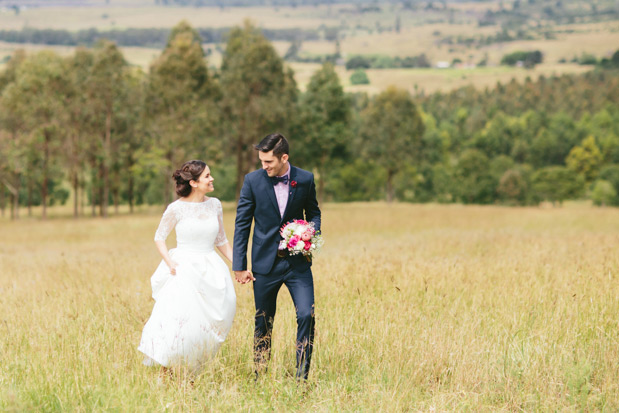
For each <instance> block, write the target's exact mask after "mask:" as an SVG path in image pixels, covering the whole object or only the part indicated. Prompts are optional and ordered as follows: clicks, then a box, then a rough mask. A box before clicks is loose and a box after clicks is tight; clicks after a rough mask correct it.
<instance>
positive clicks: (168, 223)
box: [155, 204, 178, 275]
mask: <svg viewBox="0 0 619 413" xmlns="http://www.w3.org/2000/svg"><path fill="white" fill-rule="evenodd" d="M176 223H177V219H176V214H175V213H174V207H173V204H170V205H168V207H167V208H166V210H165V212H164V213H163V216H162V217H161V221H160V222H159V227H158V228H157V232H156V233H155V245H156V246H157V250H158V251H159V254H160V255H161V258H163V261H164V262H165V263H166V265H167V266H168V267H169V268H170V274H172V275H176V266H177V265H178V264H177V263H175V262H174V261H172V259H171V258H170V254H169V253H168V247H167V245H166V243H165V240H166V238H168V235H170V232H172V230H173V229H174V227H175V226H176Z"/></svg>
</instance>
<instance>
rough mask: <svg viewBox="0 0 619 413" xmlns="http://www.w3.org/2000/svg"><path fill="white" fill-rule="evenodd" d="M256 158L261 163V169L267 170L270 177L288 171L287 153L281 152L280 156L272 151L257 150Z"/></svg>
mask: <svg viewBox="0 0 619 413" xmlns="http://www.w3.org/2000/svg"><path fill="white" fill-rule="evenodd" d="M258 158H260V162H261V163H262V169H264V170H265V171H267V175H269V176H270V177H274V176H281V175H283V174H285V173H286V172H287V171H288V155H287V154H283V155H282V157H281V158H278V157H277V156H275V155H273V151H269V152H258Z"/></svg>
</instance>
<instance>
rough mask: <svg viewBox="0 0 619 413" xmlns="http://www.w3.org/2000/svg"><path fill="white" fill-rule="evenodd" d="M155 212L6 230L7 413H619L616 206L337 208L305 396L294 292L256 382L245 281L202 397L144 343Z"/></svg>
mask: <svg viewBox="0 0 619 413" xmlns="http://www.w3.org/2000/svg"><path fill="white" fill-rule="evenodd" d="M60 212H62V213H63V214H66V213H68V211H66V210H64V209H63V210H62V211H58V210H53V211H52V214H55V215H58V214H59V213H60ZM159 212H160V208H150V209H144V210H142V211H141V212H140V214H138V215H136V216H128V215H121V216H117V217H113V218H110V219H108V220H101V219H80V220H77V221H74V220H71V219H70V218H56V219H51V220H49V221H47V222H41V221H39V220H36V219H24V220H22V221H19V222H11V221H9V220H8V219H7V218H2V219H0V268H1V269H2V271H1V272H0V314H1V320H2V322H1V323H0V329H1V331H2V332H1V333H0V342H1V346H0V365H1V366H2V369H0V410H3V411H7V410H8V411H24V410H44V411H50V410H51V411H65V410H68V411H101V410H119V411H161V410H171V411H202V410H213V411H226V410H236V411H238V410H242V411H247V410H258V411H262V410H286V411H289V410H294V411H308V410H310V411H377V410H387V411H431V410H435V411H446V410H454V411H462V410H468V411H497V410H499V411H501V410H502V411H516V410H525V411H540V410H541V411H556V410H561V411H575V410H583V411H596V410H606V411H615V410H617V409H619V402H618V400H619V371H618V370H617V365H618V360H619V346H618V345H617V342H618V338H619V333H618V328H617V314H619V284H618V282H617V277H618V276H619V255H618V254H617V249H618V248H619V210H617V209H594V208H592V207H589V206H587V205H582V204H573V205H568V206H566V207H564V208H556V209H553V208H503V207H492V206H488V207H478V206H467V207H464V206H459V205H449V206H442V205H406V204H395V205H392V206H387V205H385V204H382V203H373V204H327V205H326V206H325V207H324V215H323V222H324V225H323V230H324V236H325V239H326V245H325V249H324V251H323V252H322V254H321V255H320V256H319V258H318V259H317V260H316V263H315V266H314V274H315V285H316V303H317V337H316V347H315V357H314V361H313V367H312V371H311V374H310V382H309V385H308V386H302V387H298V386H297V385H296V384H295V383H294V381H293V379H292V378H291V377H290V375H291V373H292V371H293V363H294V362H293V359H294V343H293V337H294V334H295V321H294V312H293V309H292V303H291V300H290V297H289V295H288V293H287V292H286V290H285V289H283V290H282V292H281V294H280V302H279V303H278V315H277V317H276V321H275V332H274V334H275V337H274V357H273V360H272V363H271V369H270V372H269V374H268V375H267V376H266V377H264V378H263V379H262V380H261V381H260V382H259V383H258V384H254V382H253V379H252V364H251V361H250V360H251V348H250V347H251V335H252V314H253V310H252V308H253V300H252V293H251V287H249V286H240V285H237V286H236V287H237V294H238V311H237V316H236V319H235V323H234V326H233V330H232V332H231V334H230V336H229V338H228V340H227V341H226V343H224V345H223V347H222V349H221V351H220V353H219V354H218V357H217V359H216V360H214V361H213V362H212V364H211V365H210V366H209V367H208V369H207V370H206V371H205V372H204V373H203V374H202V375H200V376H199V377H197V379H196V382H195V385H194V387H193V388H192V387H191V386H190V385H189V382H188V380H187V379H184V378H183V377H182V376H180V377H177V378H176V379H174V380H164V381H161V380H159V375H158V371H157V369H151V368H146V367H143V366H142V365H141V364H140V361H141V358H140V356H139V354H138V352H137V350H136V346H137V344H138V341H139V337H140V334H141V329H142V326H143V324H144V322H145V320H146V319H147V317H148V316H149V313H150V311H151V308H152V300H151V298H150V296H149V295H150V285H149V277H150V274H151V273H152V271H153V270H154V268H155V266H156V265H157V263H158V261H159V260H158V257H157V253H156V251H155V248H154V245H153V242H152V237H153V233H154V230H155V228H156V226H157V223H158V219H159ZM224 215H225V224H226V228H227V232H228V236H229V237H232V231H233V219H234V210H233V206H232V205H227V206H224ZM169 244H170V245H172V244H173V240H170V242H169Z"/></svg>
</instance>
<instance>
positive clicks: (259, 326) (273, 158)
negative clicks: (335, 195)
mask: <svg viewBox="0 0 619 413" xmlns="http://www.w3.org/2000/svg"><path fill="white" fill-rule="evenodd" d="M255 148H256V149H257V150H258V157H259V158H260V162H261V163H262V169H260V170H257V171H254V172H251V173H249V174H247V175H245V181H244V182H243V188H242V189H241V195H240V198H239V204H238V206H237V209H236V223H235V227H234V248H233V260H232V269H233V270H234V273H235V277H236V280H237V281H238V282H240V283H242V284H245V283H248V282H249V281H253V282H254V301H255V304H256V319H255V329H254V362H255V363H256V374H260V373H261V372H263V371H264V370H265V369H266V365H267V363H268V361H269V358H270V354H271V332H272V331H273V319H274V317H275V307H276V303H277V293H278V292H279V289H280V288H281V286H282V284H285V285H286V287H287V288H288V291H290V295H291V296H292V301H293V303H294V306H295V309H296V313H297V372H296V377H297V378H298V379H307V376H308V373H309V368H310V361H311V357H312V347H313V344H314V281H313V278H312V270H311V268H310V267H311V265H312V263H311V261H308V260H307V259H306V258H305V257H304V256H301V255H293V256H291V255H288V254H287V250H278V246H279V242H280V241H281V239H282V238H281V236H280V234H279V230H280V228H281V227H282V225H283V224H285V223H287V222H289V221H292V220H293V219H306V220H307V221H308V222H313V223H314V225H315V228H316V230H320V209H319V208H318V202H317V201H316V187H315V186H314V175H313V174H312V173H310V172H307V171H304V170H303V169H299V168H296V167H294V166H292V165H290V162H288V141H287V140H286V138H285V137H284V136H283V135H281V134H279V133H274V134H271V135H268V136H266V137H265V138H264V139H263V140H262V141H261V142H260V143H259V144H258V145H255ZM304 214H305V216H304ZM252 220H253V221H254V235H253V238H252V253H251V263H252V271H248V269H247V241H248V239H249V232H250V229H251V223H252ZM252 272H253V276H252ZM254 277H255V278H254Z"/></svg>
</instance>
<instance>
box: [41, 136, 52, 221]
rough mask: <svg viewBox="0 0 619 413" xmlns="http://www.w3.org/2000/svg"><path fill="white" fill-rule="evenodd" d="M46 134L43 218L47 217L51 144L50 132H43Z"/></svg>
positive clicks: (42, 200) (42, 191)
mask: <svg viewBox="0 0 619 413" xmlns="http://www.w3.org/2000/svg"><path fill="white" fill-rule="evenodd" d="M43 136H44V146H43V171H42V172H43V186H42V187H41V204H42V206H43V213H42V216H41V218H43V219H47V191H48V186H49V156H50V153H49V152H50V151H49V144H50V140H51V137H50V133H49V131H48V130H46V131H45V132H44V133H43Z"/></svg>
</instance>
